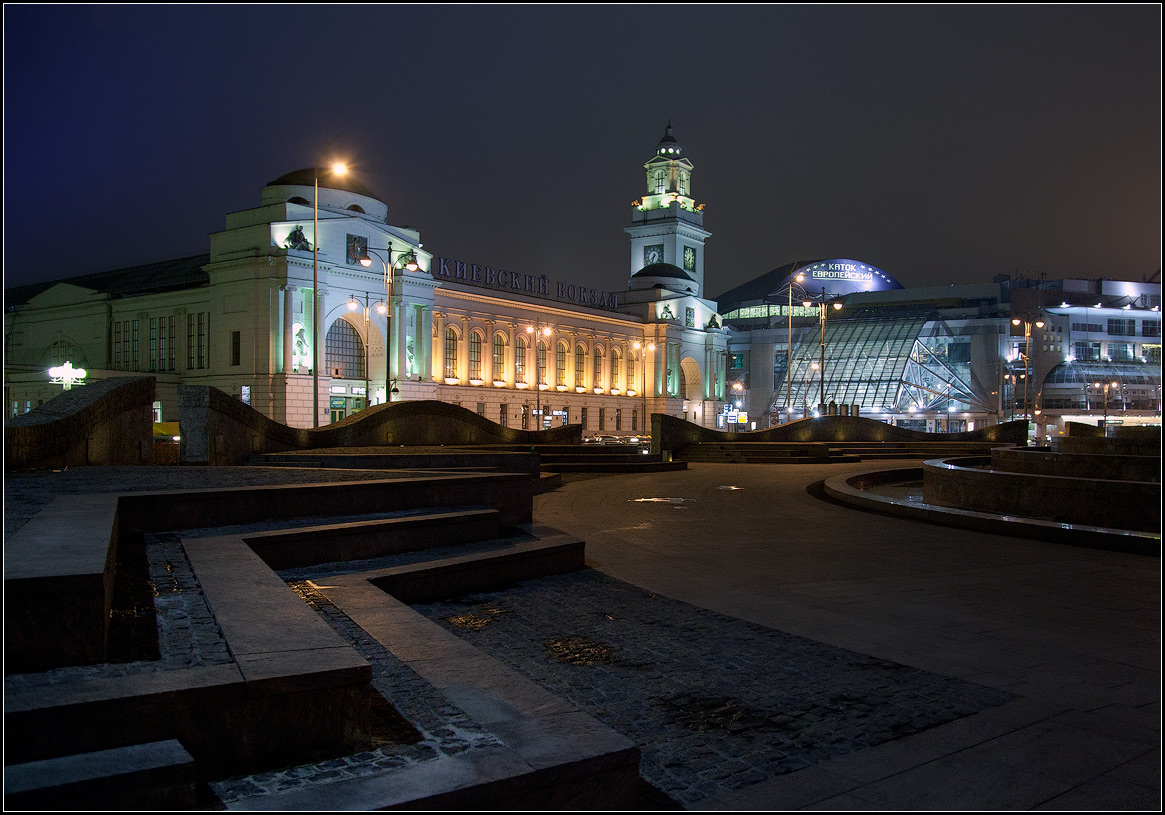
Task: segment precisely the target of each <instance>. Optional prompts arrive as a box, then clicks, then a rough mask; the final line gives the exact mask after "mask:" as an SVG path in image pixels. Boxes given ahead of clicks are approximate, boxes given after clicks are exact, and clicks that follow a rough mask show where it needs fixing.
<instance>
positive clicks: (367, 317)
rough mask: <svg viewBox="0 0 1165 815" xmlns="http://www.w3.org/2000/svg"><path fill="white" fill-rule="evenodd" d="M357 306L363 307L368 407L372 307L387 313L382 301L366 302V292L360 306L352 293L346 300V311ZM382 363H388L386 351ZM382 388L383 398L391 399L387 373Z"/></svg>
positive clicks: (366, 399) (368, 399) (367, 399)
mask: <svg viewBox="0 0 1165 815" xmlns="http://www.w3.org/2000/svg"><path fill="white" fill-rule="evenodd" d="M358 308H362V309H364V406H365V407H368V406H369V405H371V404H372V389H371V384H370V382H369V378H370V377H371V376H372V371H371V368H372V360H371V357H370V356H369V351H368V347H369V346H370V345H371V344H372V343H371V342H370V340H371V339H372V331H371V323H372V320H371V317H372V309H376V313H377V314H380V315H382V316H383V315H385V314H387V313H388V306H386V305H385V304H384V303H375V304H373V305H369V304H368V293H367V292H365V293H364V305H363V306H361V305H360V303H359V301H357V300H356V296H355V295H353V296H352V299H350V300H349V301H348V311H355V310H356V309H358ZM384 364H385V365H388V354H387V351H386V352H385V359H384ZM384 388H385V393H384V400H385V401H386V402H388V401H391V400H390V399H389V396H388V374H387V373H386V374H385V385H384Z"/></svg>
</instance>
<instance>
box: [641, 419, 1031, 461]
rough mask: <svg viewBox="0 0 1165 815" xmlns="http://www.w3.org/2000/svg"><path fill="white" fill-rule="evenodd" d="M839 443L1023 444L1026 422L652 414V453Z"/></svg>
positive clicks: (1025, 439) (1025, 435)
mask: <svg viewBox="0 0 1165 815" xmlns="http://www.w3.org/2000/svg"><path fill="white" fill-rule="evenodd" d="M765 441H769V442H772V441H782V442H790V441H792V442H842V441H862V442H877V441H990V442H999V443H1000V444H1026V442H1027V423H1026V422H1023V421H1014V422H1006V423H1005V424H995V425H989V426H987V427H984V428H981V429H979V430H968V431H965V432H962V433H926V432H923V431H920V430H907V429H906V428H904V427H895V426H893V425H888V424H886V423H885V422H879V421H877V420H875V419H867V418H865V417H864V416H820V417H818V418H816V419H798V420H797V421H795V422H789V423H788V424H783V425H778V426H777V427H770V428H767V429H766V430H750V431H745V432H741V433H728V432H725V431H722V430H710V429H709V428H706V427H701V426H700V425H698V424H694V423H693V422H688V421H684V420H683V419H680V418H677V417H675V416H668V415H666V414H663V413H653V414H652V415H651V452H652V453H661V452H663V451H665V450H670V451H672V452H675V451H676V450H681V449H683V448H684V447H686V446H687V445H689V444H694V443H696V442H736V443H739V442H765Z"/></svg>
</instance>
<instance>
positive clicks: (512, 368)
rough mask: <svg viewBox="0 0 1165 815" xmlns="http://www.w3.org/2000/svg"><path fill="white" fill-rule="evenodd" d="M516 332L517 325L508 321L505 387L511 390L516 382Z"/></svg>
mask: <svg viewBox="0 0 1165 815" xmlns="http://www.w3.org/2000/svg"><path fill="white" fill-rule="evenodd" d="M517 330H518V326H517V324H516V323H514V322H513V321H512V320H511V321H510V330H509V342H508V343H507V344H506V356H507V357H508V359H507V360H506V385H507V387H511V388H512V387H514V384H515V383H516V382H517V381H518V365H517V361H518V356H517V354H518V346H517V344H516V343H517V338H516V334H517ZM522 362H523V364H524V363H525V360H522Z"/></svg>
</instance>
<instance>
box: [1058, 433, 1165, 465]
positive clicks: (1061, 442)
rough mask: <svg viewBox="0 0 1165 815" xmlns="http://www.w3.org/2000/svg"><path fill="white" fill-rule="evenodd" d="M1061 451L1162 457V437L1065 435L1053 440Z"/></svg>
mask: <svg viewBox="0 0 1165 815" xmlns="http://www.w3.org/2000/svg"><path fill="white" fill-rule="evenodd" d="M1053 445H1054V447H1055V449H1056V450H1058V451H1059V452H1061V453H1091V454H1093V455H1111V456H1156V457H1157V458H1158V460H1160V457H1161V438H1160V436H1157V437H1153V436H1152V435H1145V436H1113V437H1110V438H1105V437H1104V436H1064V437H1063V438H1060V439H1056V440H1055V441H1054V442H1053Z"/></svg>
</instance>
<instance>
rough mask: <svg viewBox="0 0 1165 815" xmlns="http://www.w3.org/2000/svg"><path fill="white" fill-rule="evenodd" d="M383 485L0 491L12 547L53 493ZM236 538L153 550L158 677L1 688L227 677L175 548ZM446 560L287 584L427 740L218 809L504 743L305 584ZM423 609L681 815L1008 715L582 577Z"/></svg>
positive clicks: (140, 485)
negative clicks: (601, 731)
mask: <svg viewBox="0 0 1165 815" xmlns="http://www.w3.org/2000/svg"><path fill="white" fill-rule="evenodd" d="M384 477H390V474H387V473H384V472H381V471H336V470H290V469H280V468H198V469H192V468H167V467H153V468H148V469H146V468H134V467H108V468H85V469H77V470H71V471H69V470H65V471H60V472H52V471H39V472H36V473H23V474H16V475H14V476H10V477H9V478H8V480H7V482H6V484H5V519H6V526H7V529H6V532H7V533H11V532H12V531H13V529H14V528H19V526H21V525H23V523H24V522H25V521H26V520H27V519H28V518H29V517H31V516H32V515H33V514H34V513H35V512H36V511H37V510H39V509H40V508H41V507H43V506H44V505H45V504H47V503H48V502H49V500H51V498H52V496H53V495H55V494H60V493H70V492H72V493H80V492H114V491H123V492H124V491H136V490H144V489H152V490H177V489H193V488H198V489H206V488H211V487H229V486H243V485H250V484H272V483H312V482H325V481H335V480H350V479H371V478H384ZM332 520H333V521H334V520H336V519H332ZM239 531H241V528H230V529H226V528H223V529H217V530H213V531H211V530H203V531H199V532H193V531H188V532H183V533H168V534H165V535H157V536H153V537H152V539H151V541H150V542H149V545H148V546H147V553H148V559H149V567H150V580H151V581H152V582H153V584H154V587H155V607H156V609H157V612H158V627H159V644H160V649H161V659H160V660H159V661H158V662H156V663H155V662H136V663H126V664H121V665H104V666H85V667H73V668H63V669H59V670H58V671H49V672H45V673H43V674H30V675H13V676H8V677H6V678H5V688H6V690H10V689H12V688H14V687H16V686H18V685H19V684H21V683H24V684H28V683H38V682H57V681H71V680H74V679H77V678H82V677H85V676H91V675H106V674H109V673H110V672H112V673H114V674H116V673H129V672H133V671H145V670H166V669H169V668H174V667H183V666H188V665H197V664H214V663H220V662H225V661H230V660H231V659H232V657H231V656H230V654H229V653H228V652H227V649H226V646H225V642H224V641H223V638H222V634H221V632H220V631H219V630H218V626H217V624H216V623H215V621H214V618H213V615H212V614H211V612H210V609H209V608H208V607H207V605H206V602H205V600H204V599H203V598H202V595H201V591H200V588H199V586H198V584H197V580H196V578H195V576H194V574H193V572H192V571H191V569H190V565H189V563H188V561H187V560H186V556H185V553H184V551H183V550H182V547H181V543H180V538H181V537H182V536H188V535H193V534H212V533H213V534H227V533H228V532H235V533H237V532H239ZM442 554H443V552H442V551H441V550H435V551H430V552H427V553H426V552H421V553H410V554H408V555H401V556H397V558H395V559H394V558H389V559H378V560H377V561H367V562H362V563H350V564H337V565H331V566H323V567H315V568H312V569H301V570H293V571H288V572H283V573H281V574H280V576H281V577H282V578H283V579H284V580H286V581H288V582H289V584H290V585H291V586H292V587H293V588H294V589H295V590H296V591H297V592H299V594H300V596H301V597H303V598H304V599H305V601H307V602H308V603H309V604H311V605H312V606H313V608H315V610H316V611H317V612H318V613H319V614H321V616H322V617H323V618H324V619H325V620H327V621H328V622H329V624H330V625H332V627H333V628H334V629H335V630H336V631H338V632H339V633H340V634H341V636H343V637H344V638H345V639H346V640H347V641H349V642H351V643H352V645H353V646H354V647H355V648H356V649H357V650H358V651H359V652H360V653H361V655H362V656H364V658H365V659H367V660H368V661H369V662H370V663H371V665H372V667H373V677H374V679H373V685H374V687H375V688H376V689H377V690H378V691H380V692H381V693H382V694H383V695H384V696H385V697H386V698H387V699H388V700H389V701H390V702H391V703H392V704H393V706H394V707H396V709H397V710H398V711H399V712H400V713H401V715H402V716H404V718H405V719H407V720H408V721H409V722H410V723H411V724H412V725H413V726H414V727H415V728H416V729H417V730H418V731H419V732H420V735H421V741H420V742H418V743H416V744H411V745H390V746H386V747H382V748H379V749H376V750H369V751H366V752H362V753H357V754H355V755H351V756H344V757H339V758H335V759H331V760H328V761H323V762H318V763H315V764H307V765H301V766H297V767H290V768H285V769H283V770H279V771H276V772H268V773H261V774H255V775H249V776H239V777H235V778H230V779H225V780H220V781H217V782H215V783H214V784H213V785H212V788H213V789H214V791H215V793H216V794H217V795H218V796H219V798H220V800H221V801H222V802H223V803H224V804H226V805H227V806H231V805H237V804H240V803H243V802H245V804H246V806H248V807H256V806H258V807H262V797H263V796H264V795H266V794H269V793H271V792H277V791H282V790H287V789H291V788H295V787H301V786H304V785H309V784H326V783H329V782H333V781H337V780H340V779H344V778H358V777H365V776H371V775H375V774H380V773H384V772H389V771H391V770H393V769H394V768H397V767H401V766H404V765H406V764H413V763H417V762H423V761H426V760H429V759H432V758H436V757H438V756H440V755H454V754H457V753H462V752H465V751H467V750H475V749H479V748H485V747H492V746H496V745H497V744H498V741H497V739H496V738H495V737H494V736H493V735H492V734H490V733H489V732H487V731H486V730H485V729H484V728H482V727H481V726H479V725H478V724H477V723H476V722H474V721H473V720H472V719H470V718H469V717H468V716H467V715H466V714H465V713H464V712H462V711H461V710H459V709H458V708H456V707H455V706H453V705H451V704H449V702H448V700H447V699H445V697H444V696H442V695H441V694H440V693H439V692H437V691H436V690H434V689H433V688H432V687H431V686H430V685H428V683H426V682H425V681H424V680H422V679H421V678H420V677H418V676H417V675H416V674H414V673H413V672H412V671H411V670H410V669H409V668H408V667H407V666H405V665H403V664H402V663H400V662H399V660H397V659H396V658H395V657H393V656H392V654H390V653H388V652H387V651H385V650H384V649H383V648H382V647H381V646H380V645H379V644H378V643H376V642H375V641H374V640H372V638H371V637H369V636H367V635H366V634H365V633H364V632H363V630H362V629H360V628H359V627H358V626H356V625H355V623H353V622H352V621H351V620H350V619H349V618H347V617H346V616H345V615H344V614H343V613H342V612H341V611H339V610H338V609H337V608H335V607H334V606H332V605H331V604H330V603H329V602H328V601H327V600H326V598H324V597H322V596H321V595H320V594H319V593H318V592H317V591H315V589H314V587H313V586H312V585H311V584H310V583H309V582H308V581H309V580H310V579H311V578H312V577H313V576H314V577H326V576H327V575H328V574H333V573H335V572H337V571H344V572H350V571H362V570H364V569H368V568H377V567H380V566H384V565H392V564H396V563H401V562H406V561H410V560H417V559H428V558H433V557H439V556H441V555H442ZM418 608H419V610H421V611H422V612H423V613H425V614H427V615H428V616H429V617H430V618H432V619H434V620H437V621H439V622H440V623H441V624H442V625H445V626H447V627H449V628H451V629H452V630H454V631H456V632H457V633H458V634H460V635H461V636H464V637H466V638H467V639H468V640H469V641H471V642H472V643H473V644H474V645H476V646H477V647H478V648H480V649H482V650H483V651H484V652H486V653H488V654H491V655H493V656H494V657H495V658H498V659H500V660H502V661H503V662H506V663H508V664H510V665H512V666H513V667H514V668H516V669H517V670H519V671H520V672H522V673H524V674H526V675H527V676H529V677H531V678H532V679H533V680H534V681H536V682H538V683H540V684H542V685H543V686H544V687H546V688H547V689H548V690H550V691H551V692H552V693H555V694H556V695H559V696H560V697H562V698H565V699H567V700H568V701H570V702H571V703H573V704H574V705H576V706H577V707H579V708H581V709H583V710H585V711H587V712H589V713H591V714H592V715H594V716H595V717H596V718H598V719H600V720H602V721H604V722H605V723H606V724H608V725H609V726H611V727H613V728H614V729H616V730H618V731H620V732H622V733H623V734H624V735H626V736H628V737H629V738H631V739H632V740H633V741H634V742H635V743H636V744H638V745H639V746H640V748H641V750H642V752H643V763H642V770H641V771H642V773H643V775H644V777H645V778H646V779H647V780H648V781H650V782H651V783H652V784H654V785H655V786H656V787H658V788H659V789H660V790H662V791H663V792H665V793H667V794H668V795H670V796H671V797H672V798H673V799H675V800H676V801H678V802H680V803H682V804H683V805H684V806H687V807H697V808H698V807H700V806H701V805H702V804H703V803H704V802H706V801H708V800H710V799H712V798H714V797H716V796H718V795H721V794H724V793H727V792H730V791H732V790H735V789H740V788H743V787H747V786H750V785H752V784H755V783H758V782H761V781H764V780H765V779H768V778H771V777H773V776H777V775H781V774H783V773H787V772H790V771H793V770H796V769H799V768H802V767H805V766H808V765H810V764H813V763H815V762H818V761H821V760H824V759H827V758H832V757H836V756H840V755H844V754H846V753H851V752H856V751H860V750H863V749H865V748H867V747H869V746H872V745H875V744H878V743H880V742H884V741H887V740H890V739H894V738H898V737H901V736H904V735H908V734H910V733H914V732H918V731H920V730H924V729H927V728H930V727H934V726H936V725H939V724H942V723H944V722H948V721H951V720H953V719H956V718H959V717H961V716H966V715H969V714H972V713H975V712H977V711H979V710H982V709H985V708H987V707H990V706H993V705H997V704H1001V703H1003V702H1004V701H1007V700H1008V699H1010V698H1012V697H1011V695H1010V694H1007V693H1005V692H1003V691H998V690H992V689H988V688H984V687H981V686H978V685H974V684H971V683H968V682H963V681H958V680H952V679H947V678H944V677H941V676H938V675H935V674H931V673H927V672H925V671H921V670H916V669H912V668H908V667H905V666H902V665H897V664H894V663H891V662H887V661H884V660H879V659H875V658H872V657H868V656H864V655H862V654H858V653H854V652H850V651H846V650H843V649H840V648H836V647H833V646H829V645H825V644H822V643H818V642H814V641H811V640H807V639H803V638H800V637H796V636H793V635H791V634H786V633H783V632H780V631H776V630H772V629H768V628H764V627H762V626H757V625H753V624H750V623H745V622H742V621H740V620H736V619H733V618H730V617H726V616H723V615H719V614H716V613H713V612H709V611H705V610H703V609H700V608H697V607H695V606H690V605H687V604H685V603H681V602H678V601H675V600H670V599H667V598H664V597H661V596H657V595H653V594H650V593H647V592H644V591H642V590H640V589H638V588H635V587H633V586H631V585H629V584H625V583H622V582H619V581H617V580H614V579H612V578H609V577H606V576H604V575H602V574H601V573H598V572H595V571H592V570H589V569H588V570H583V571H581V572H576V573H572V574H568V575H561V576H557V577H550V578H543V579H540V580H536V581H529V582H527V583H524V584H522V585H520V586H518V587H515V588H512V589H509V590H506V591H501V592H496V593H491V594H488V595H478V596H472V597H467V598H461V599H459V600H457V601H452V602H445V603H435V604H430V605H426V606H423V607H418ZM451 619H452V620H455V621H456V622H451V621H450V620H451Z"/></svg>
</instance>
